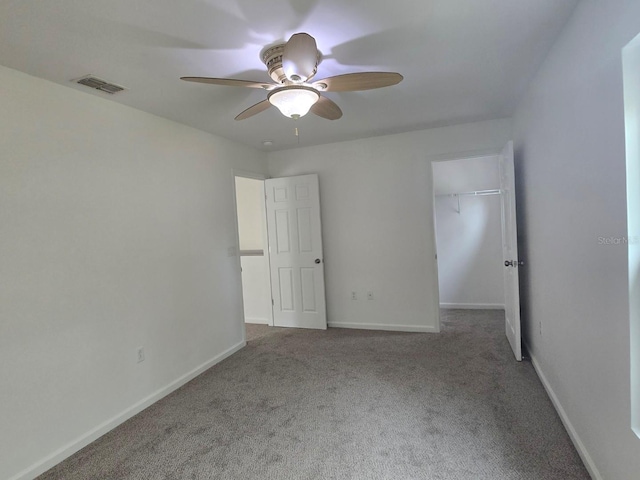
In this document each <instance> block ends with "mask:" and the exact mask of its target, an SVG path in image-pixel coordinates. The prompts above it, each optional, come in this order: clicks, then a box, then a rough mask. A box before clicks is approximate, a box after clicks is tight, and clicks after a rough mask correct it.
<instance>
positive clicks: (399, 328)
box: [327, 322, 438, 333]
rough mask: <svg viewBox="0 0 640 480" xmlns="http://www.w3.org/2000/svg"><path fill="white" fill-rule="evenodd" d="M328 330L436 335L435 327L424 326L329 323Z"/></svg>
mask: <svg viewBox="0 0 640 480" xmlns="http://www.w3.org/2000/svg"><path fill="white" fill-rule="evenodd" d="M327 326H328V327H329V328H355V329H358V330H384V331H388V332H419V333H437V332H438V330H437V328H436V327H431V326H425V325H384V324H379V323H343V322H329V323H328V324H327Z"/></svg>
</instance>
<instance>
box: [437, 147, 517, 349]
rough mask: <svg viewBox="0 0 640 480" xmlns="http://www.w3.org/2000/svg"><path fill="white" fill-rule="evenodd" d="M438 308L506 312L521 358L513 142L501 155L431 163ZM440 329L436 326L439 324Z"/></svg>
mask: <svg viewBox="0 0 640 480" xmlns="http://www.w3.org/2000/svg"><path fill="white" fill-rule="evenodd" d="M431 166H432V174H433V175H432V178H433V193H434V199H433V209H434V211H433V221H434V233H435V237H436V238H435V240H436V241H435V246H436V271H437V279H438V297H439V304H440V305H439V306H440V308H465V309H501V310H504V317H505V334H506V336H507V339H508V341H509V344H510V345H511V349H512V350H513V354H514V356H515V358H516V360H518V361H520V360H522V339H521V328H520V292H519V281H518V279H519V274H518V270H519V267H521V266H522V265H523V264H524V262H522V261H520V259H519V258H518V242H517V233H518V232H517V226H516V204H515V170H514V160H513V142H508V143H507V145H505V147H504V149H503V150H502V152H501V153H500V154H497V155H485V156H482V157H467V158H464V159H460V160H449V161H440V162H432V163H431ZM438 327H440V325H438Z"/></svg>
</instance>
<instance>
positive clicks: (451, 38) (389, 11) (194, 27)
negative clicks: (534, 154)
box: [0, 0, 578, 150]
mask: <svg viewBox="0 0 640 480" xmlns="http://www.w3.org/2000/svg"><path fill="white" fill-rule="evenodd" d="M577 1H578V0H392V1H381V0H366V1H365V0H351V1H347V0H270V1H264V0H182V1H179V2H178V1H175V0H106V1H105V0H100V1H98V0H55V1H54V0H51V1H44V0H0V64H2V65H5V66H7V67H10V68H15V69H17V70H21V71H23V72H26V73H29V74H31V75H35V76H38V77H42V78H45V79H48V80H51V81H53V82H56V83H59V84H62V85H66V86H68V87H69V88H76V89H78V90H82V91H84V92H87V93H88V94H89V95H99V96H102V97H104V98H107V99H109V100H112V101H114V102H119V103H122V104H125V105H129V106H131V107H134V108H138V109H140V110H144V111H146V112H150V113H153V114H156V115H159V116H161V117H166V118H169V119H171V120H175V121H177V122H180V123H184V124H186V125H190V126H193V127H195V128H198V129H200V130H204V131H207V132H211V133H215V134H218V135H220V136H223V137H226V138H229V139H232V140H235V141H237V142H240V143H244V144H246V145H250V146H253V147H255V148H258V149H261V150H279V149H286V148H291V147H295V146H297V145H298V142H299V145H300V146H303V145H316V144H322V143H332V142H337V141H342V140H351V139H356V138H362V137H370V136H374V135H381V134H388V133H397V132H402V131H410V130H419V129H423V128H429V127H436V126H443V125H451V124H455V123H463V122H469V121H476V120H485V119H492V118H502V117H508V116H510V115H511V114H512V112H513V109H514V107H515V105H516V103H517V101H518V99H519V97H520V95H521V94H522V93H523V91H524V89H525V87H526V85H527V84H528V82H529V81H530V80H531V78H532V76H533V75H534V74H535V72H536V71H537V68H538V66H539V65H540V63H541V62H542V60H543V59H544V57H545V55H546V54H547V52H548V51H549V49H550V47H551V45H552V44H553V42H554V41H555V39H556V38H557V36H558V34H559V32H560V31H561V29H562V27H563V26H564V24H565V22H566V21H567V19H568V17H569V16H570V14H571V12H572V11H573V8H574V7H575V5H576V4H577ZM296 32H307V33H309V34H311V35H312V36H314V37H315V38H316V40H317V43H318V48H319V49H320V51H321V52H322V55H323V60H322V62H321V64H320V66H319V67H318V74H317V75H316V78H315V79H316V80H319V79H321V78H324V77H328V76H332V75H338V74H343V73H350V72H361V71H395V72H399V73H401V74H402V75H404V77H405V79H404V81H403V82H402V83H400V84H399V85H396V86H392V87H388V88H383V89H378V90H369V91H365V92H343V93H325V95H326V96H328V97H330V98H331V99H332V100H334V101H335V102H336V103H338V105H339V106H340V107H341V108H342V110H343V112H344V115H343V117H342V118H341V119H339V120H334V121H330V120H325V119H322V118H319V117H316V116H314V115H312V114H309V115H307V116H305V117H303V118H302V119H300V120H297V121H294V120H291V119H288V118H286V117H284V116H282V115H281V114H280V113H279V112H278V111H277V110H276V109H275V108H271V109H269V110H267V111H265V112H263V113H260V114H258V115H256V116H254V117H252V118H250V119H247V120H243V121H239V122H238V121H235V120H234V117H235V116H236V115H237V114H238V113H239V112H241V111H242V110H244V109H245V108H247V107H249V106H251V105H252V104H254V103H257V102H259V101H261V100H263V99H264V98H266V92H263V91H261V90H257V89H244V88H237V87H226V86H214V85H203V84H194V83H187V82H183V81H181V80H179V77H180V76H185V75H190V76H211V77H231V78H239V79H244V80H258V81H268V80H269V77H268V76H267V73H266V69H265V67H264V65H263V64H262V62H261V60H260V52H261V50H262V49H263V48H264V47H265V46H266V45H271V44H274V43H277V42H279V41H285V40H286V39H288V38H289V37H290V36H291V35H292V34H293V33H296ZM87 74H94V75H96V76H98V77H100V78H104V79H105V80H108V81H111V82H113V83H117V84H120V85H124V86H125V87H127V88H128V90H127V91H126V92H124V93H120V94H117V95H114V96H110V95H108V94H105V93H101V92H94V91H92V90H90V89H88V88H87V87H82V86H79V85H76V84H74V83H72V82H71V81H70V80H71V79H75V78H78V77H81V76H84V75H87ZM5 113H6V112H5ZM294 127H298V130H299V133H300V137H299V139H297V138H296V137H295V135H294ZM263 140H272V141H273V142H274V145H273V146H271V147H264V146H263V145H262V141H263Z"/></svg>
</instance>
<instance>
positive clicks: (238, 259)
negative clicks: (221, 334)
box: [231, 169, 273, 340]
mask: <svg viewBox="0 0 640 480" xmlns="http://www.w3.org/2000/svg"><path fill="white" fill-rule="evenodd" d="M236 177H242V178H251V179H254V180H261V181H262V182H263V183H264V181H265V180H266V179H267V178H269V177H267V175H263V174H260V173H255V172H247V171H244V170H237V169H233V170H232V176H231V185H232V189H233V210H234V214H235V224H236V232H235V234H236V235H235V236H236V263H237V267H238V271H239V272H241V273H240V276H239V278H240V285H239V288H240V299H241V304H240V310H241V312H242V316H241V318H240V319H241V321H242V336H243V340H246V338H245V336H246V331H245V328H244V325H245V314H244V291H243V288H242V264H241V260H242V259H241V257H240V228H239V225H238V201H237V192H236ZM261 207H262V244H263V245H264V247H265V251H264V261H265V267H266V271H267V272H270V271H271V266H270V264H269V252H268V248H269V240H268V234H267V212H266V208H265V202H264V199H263V201H262V203H261ZM266 277H267V278H266V280H265V281H266V288H267V291H268V292H269V297H271V275H266ZM268 320H269V326H271V327H273V307H270V308H269V319H268Z"/></svg>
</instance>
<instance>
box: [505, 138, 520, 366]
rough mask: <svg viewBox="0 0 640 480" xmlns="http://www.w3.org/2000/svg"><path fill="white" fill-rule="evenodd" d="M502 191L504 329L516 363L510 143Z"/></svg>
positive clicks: (516, 293) (514, 230)
mask: <svg viewBox="0 0 640 480" xmlns="http://www.w3.org/2000/svg"><path fill="white" fill-rule="evenodd" d="M500 189H501V190H502V259H503V261H504V296H505V299H504V300H505V302H504V303H505V308H504V313H505V329H506V332H507V338H508V339H509V344H510V345H511V348H512V350H513V354H514V355H515V357H516V360H518V361H520V360H522V343H521V337H520V290H519V283H518V267H519V265H520V262H519V261H518V230H517V226H516V198H515V169H514V165H513V142H509V143H508V144H507V145H506V146H505V147H504V150H503V151H502V156H501V158H500Z"/></svg>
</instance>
